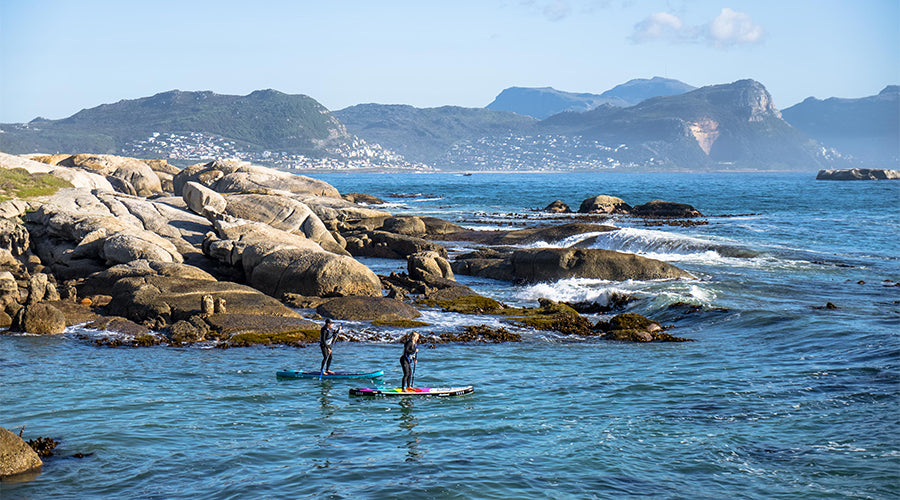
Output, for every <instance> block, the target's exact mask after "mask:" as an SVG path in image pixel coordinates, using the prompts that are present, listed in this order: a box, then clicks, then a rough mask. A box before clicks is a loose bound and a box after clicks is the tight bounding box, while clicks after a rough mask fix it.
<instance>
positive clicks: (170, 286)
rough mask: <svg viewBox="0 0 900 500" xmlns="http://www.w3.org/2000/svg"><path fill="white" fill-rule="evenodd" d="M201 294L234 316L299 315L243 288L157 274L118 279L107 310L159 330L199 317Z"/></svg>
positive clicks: (220, 282)
mask: <svg viewBox="0 0 900 500" xmlns="http://www.w3.org/2000/svg"><path fill="white" fill-rule="evenodd" d="M204 295H210V296H212V297H214V298H219V297H221V298H224V299H225V300H226V301H228V308H229V310H231V311H232V312H233V313H236V314H249V315H254V314H258V315H266V316H284V317H298V316H299V313H297V312H295V311H293V310H292V309H290V308H288V307H285V306H284V305H283V304H281V303H280V302H279V301H277V300H275V299H273V298H272V297H268V296H266V295H264V294H263V293H260V292H259V291H258V290H254V289H253V288H251V287H249V286H246V285H240V284H237V283H231V282H227V281H198V280H193V279H188V278H182V277H176V276H160V275H156V276H153V275H148V276H141V277H129V278H122V279H120V280H118V281H117V282H116V283H115V285H114V286H113V287H112V297H113V298H112V301H111V302H110V303H109V305H108V306H107V309H108V311H109V313H110V314H113V315H117V316H123V317H125V318H128V319H130V320H132V321H135V322H138V323H142V324H149V325H152V326H153V327H154V328H159V327H162V326H166V325H171V324H173V323H175V322H177V321H178V320H182V319H188V318H190V317H191V316H194V315H198V314H200V313H201V311H200V304H201V298H202V297H203V296H204Z"/></svg>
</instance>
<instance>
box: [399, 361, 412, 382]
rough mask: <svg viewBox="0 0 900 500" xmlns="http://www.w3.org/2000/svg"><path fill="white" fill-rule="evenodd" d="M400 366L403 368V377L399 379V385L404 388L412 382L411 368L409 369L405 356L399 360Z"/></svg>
mask: <svg viewBox="0 0 900 500" xmlns="http://www.w3.org/2000/svg"><path fill="white" fill-rule="evenodd" d="M400 367H401V368H403V379H402V380H401V381H400V387H402V388H404V389H405V388H407V387H409V384H410V383H411V382H412V370H410V368H409V361H407V360H406V358H403V359H401V360H400Z"/></svg>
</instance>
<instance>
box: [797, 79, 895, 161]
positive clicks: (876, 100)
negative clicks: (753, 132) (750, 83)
mask: <svg viewBox="0 0 900 500" xmlns="http://www.w3.org/2000/svg"><path fill="white" fill-rule="evenodd" d="M782 114H783V116H784V119H785V120H786V121H787V122H788V123H790V124H791V125H792V126H794V127H795V128H797V129H799V130H801V131H802V132H804V133H805V134H807V135H809V136H810V137H812V138H814V139H816V140H817V141H819V142H821V143H822V144H823V145H825V146H828V147H831V148H835V149H837V150H838V151H841V152H843V153H846V154H849V155H851V156H853V157H854V158H855V159H857V160H858V161H859V162H860V163H861V164H862V165H863V166H872V167H882V168H883V167H890V166H897V165H900V86H897V85H889V86H887V87H885V88H884V90H882V91H881V92H880V93H878V94H877V95H874V96H868V97H861V98H857V99H846V98H837V97H831V98H828V99H824V100H820V99H816V98H814V97H809V98H807V99H805V100H804V101H803V102H800V103H798V104H795V105H794V106H791V107H789V108H786V109H784V110H783V111H782Z"/></svg>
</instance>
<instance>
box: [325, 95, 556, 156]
mask: <svg viewBox="0 0 900 500" xmlns="http://www.w3.org/2000/svg"><path fill="white" fill-rule="evenodd" d="M334 115H335V116H337V117H338V118H339V119H340V120H341V122H342V123H343V124H344V125H346V127H347V129H348V130H351V131H352V132H353V133H354V134H356V135H358V136H359V137H362V138H364V139H365V140H366V141H368V142H371V143H376V144H380V145H382V146H384V147H385V148H388V149H390V150H392V151H397V152H400V153H401V154H402V155H403V156H404V157H405V158H406V159H408V160H410V161H416V162H423V163H433V162H435V161H436V160H437V159H438V158H440V157H441V156H442V155H443V154H444V153H445V152H446V151H447V150H449V149H450V148H451V147H452V146H453V144H455V143H458V142H460V141H468V140H476V139H480V138H482V137H490V136H501V135H508V134H511V133H515V134H521V133H526V132H528V131H529V130H531V129H532V128H533V127H534V125H535V124H536V123H537V122H538V120H536V119H534V118H531V117H529V116H523V115H520V114H516V113H511V112H508V111H494V110H490V109H480V108H462V107H459V106H443V107H439V108H424V109H422V108H415V107H413V106H406V105H384V104H359V105H356V106H351V107H349V108H345V109H342V110H339V111H335V112H334Z"/></svg>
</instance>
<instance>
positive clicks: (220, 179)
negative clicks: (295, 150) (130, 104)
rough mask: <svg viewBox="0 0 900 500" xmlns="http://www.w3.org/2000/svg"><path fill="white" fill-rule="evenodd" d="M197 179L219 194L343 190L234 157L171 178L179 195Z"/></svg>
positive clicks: (312, 193) (331, 193) (321, 193)
mask: <svg viewBox="0 0 900 500" xmlns="http://www.w3.org/2000/svg"><path fill="white" fill-rule="evenodd" d="M190 181H195V182H199V183H200V184H203V185H205V186H206V187H208V188H210V189H212V190H213V191H216V192H218V193H267V192H270V193H275V192H282V193H283V194H287V195H305V196H326V197H335V198H338V197H339V196H340V193H338V191H337V189H335V188H334V187H333V186H331V185H330V184H328V183H327V182H324V181H320V180H318V179H313V178H311V177H306V176H302V175H294V174H290V173H287V172H281V171H279V170H275V169H272V168H267V167H261V166H259V165H251V164H250V163H247V162H241V161H234V160H216V161H212V162H209V163H204V164H197V165H191V166H190V167H187V168H185V169H184V170H182V171H180V172H178V174H176V175H175V176H174V178H173V179H172V183H173V189H174V192H175V194H176V195H178V196H181V195H182V192H183V190H184V186H185V185H186V184H187V183H188V182H190Z"/></svg>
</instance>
